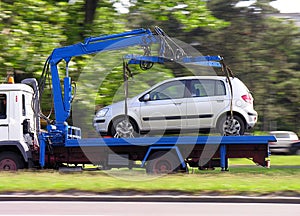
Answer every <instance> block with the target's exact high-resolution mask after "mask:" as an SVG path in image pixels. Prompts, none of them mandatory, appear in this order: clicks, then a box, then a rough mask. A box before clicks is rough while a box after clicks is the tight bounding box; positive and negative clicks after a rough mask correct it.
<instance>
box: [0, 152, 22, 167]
mask: <svg viewBox="0 0 300 216" xmlns="http://www.w3.org/2000/svg"><path fill="white" fill-rule="evenodd" d="M24 166H25V163H24V160H23V159H22V157H21V156H20V155H19V154H17V153H15V152H10V151H4V152H1V153H0V171H17V170H18V169H23V168H24Z"/></svg>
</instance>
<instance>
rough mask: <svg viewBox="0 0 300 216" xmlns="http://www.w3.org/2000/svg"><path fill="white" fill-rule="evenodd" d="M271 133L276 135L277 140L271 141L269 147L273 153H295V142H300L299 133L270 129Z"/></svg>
mask: <svg viewBox="0 0 300 216" xmlns="http://www.w3.org/2000/svg"><path fill="white" fill-rule="evenodd" d="M270 135H274V136H275V137H276V139H277V142H271V143H270V145H269V147H270V151H271V152H272V153H287V154H295V146H296V144H295V145H294V146H293V144H294V143H296V142H299V138H298V135H297V134H296V133H295V132H293V131H270Z"/></svg>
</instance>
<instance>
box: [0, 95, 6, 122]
mask: <svg viewBox="0 0 300 216" xmlns="http://www.w3.org/2000/svg"><path fill="white" fill-rule="evenodd" d="M6 106H7V105H6V94H0V119H6V115H7V114H6Z"/></svg>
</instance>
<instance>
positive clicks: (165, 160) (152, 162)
mask: <svg viewBox="0 0 300 216" xmlns="http://www.w3.org/2000/svg"><path fill="white" fill-rule="evenodd" d="M179 168H180V162H179V159H178V157H177V156H176V155H174V154H173V153H172V152H170V151H169V152H164V151H163V152H162V151H159V152H155V153H154V154H152V155H151V156H150V157H149V159H148V161H147V164H146V172H147V173H148V174H170V173H176V172H177V171H178V169H179Z"/></svg>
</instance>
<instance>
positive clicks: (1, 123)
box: [0, 93, 9, 141]
mask: <svg viewBox="0 0 300 216" xmlns="http://www.w3.org/2000/svg"><path fill="white" fill-rule="evenodd" d="M7 99H8V97H7V94H3V93H0V141H1V140H8V125H9V124H8V119H9V118H8V105H7Z"/></svg>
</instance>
